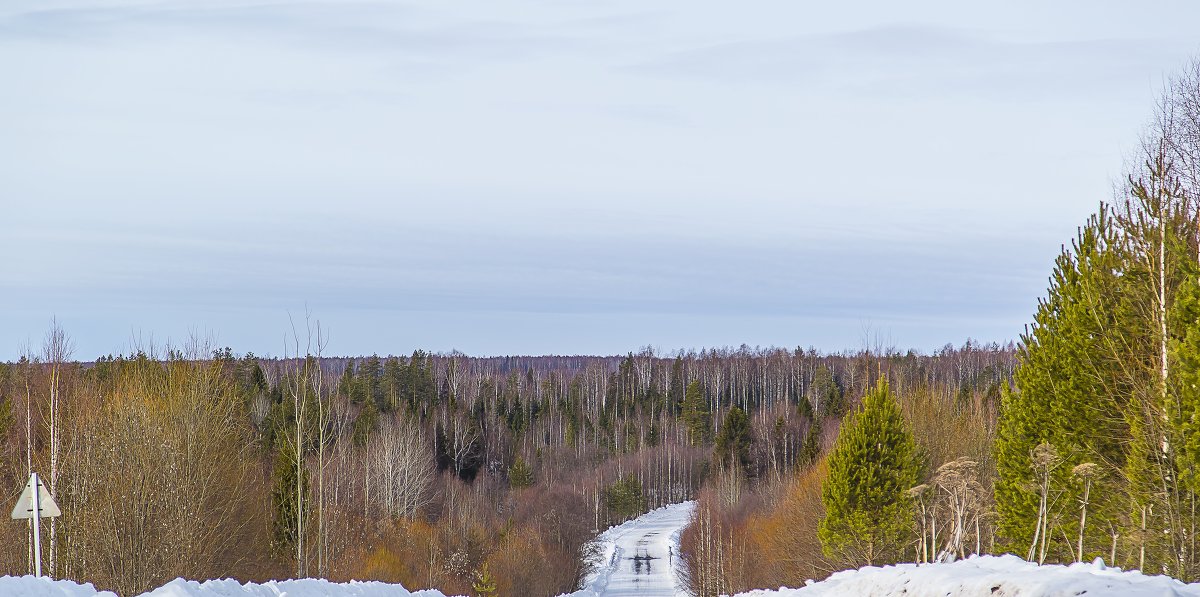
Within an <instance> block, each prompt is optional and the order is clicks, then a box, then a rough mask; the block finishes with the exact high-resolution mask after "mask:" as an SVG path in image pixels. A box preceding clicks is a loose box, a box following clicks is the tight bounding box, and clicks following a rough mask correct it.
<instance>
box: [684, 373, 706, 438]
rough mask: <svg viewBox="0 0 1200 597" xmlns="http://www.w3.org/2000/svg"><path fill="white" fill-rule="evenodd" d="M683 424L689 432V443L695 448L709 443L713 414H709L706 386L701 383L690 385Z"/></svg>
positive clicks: (694, 382)
mask: <svg viewBox="0 0 1200 597" xmlns="http://www.w3.org/2000/svg"><path fill="white" fill-rule="evenodd" d="M682 418H683V424H684V425H685V426H686V427H687V430H688V441H690V442H691V443H692V445H694V446H699V445H703V444H706V443H708V438H709V436H710V435H711V432H710V429H711V426H712V414H711V413H710V412H708V401H707V400H706V399H705V398H704V386H701V385H700V382H699V381H693V382H692V383H690V384H688V387H687V391H686V392H685V393H684V397H683V413H682Z"/></svg>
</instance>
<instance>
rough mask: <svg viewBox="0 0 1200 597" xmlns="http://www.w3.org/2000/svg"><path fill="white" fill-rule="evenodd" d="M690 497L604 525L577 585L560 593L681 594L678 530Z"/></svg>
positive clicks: (578, 596) (688, 512) (687, 517)
mask: <svg viewBox="0 0 1200 597" xmlns="http://www.w3.org/2000/svg"><path fill="white" fill-rule="evenodd" d="M695 507H696V502H683V503H679V504H671V505H668V506H663V507H661V508H658V509H655V510H651V511H650V512H647V513H645V514H643V515H641V516H639V517H637V518H634V519H633V520H628V521H625V522H624V523H621V524H619V525H616V526H613V527H609V528H608V530H606V531H604V532H603V533H600V534H599V535H598V536H597V537H596V539H595V540H594V545H595V546H596V547H597V551H596V553H595V555H594V556H593V558H592V559H591V561H589V562H588V566H589V572H588V574H587V576H585V577H584V580H583V588H582V589H580V590H578V591H576V592H574V593H570V594H567V595H562V596H560V597H593V596H596V595H639V596H664V597H675V596H677V595H682V596H686V595H687V594H688V593H687V591H686V590H685V589H683V588H682V587H680V586H678V582H677V579H678V578H679V571H680V569H681V567H682V565H683V560H682V559H681V558H680V557H679V535H680V534H681V533H682V532H683V529H684V527H686V526H687V524H688V523H689V522H690V521H691V518H692V510H694V509H695Z"/></svg>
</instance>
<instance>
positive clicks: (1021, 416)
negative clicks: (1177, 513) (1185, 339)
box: [995, 211, 1128, 561]
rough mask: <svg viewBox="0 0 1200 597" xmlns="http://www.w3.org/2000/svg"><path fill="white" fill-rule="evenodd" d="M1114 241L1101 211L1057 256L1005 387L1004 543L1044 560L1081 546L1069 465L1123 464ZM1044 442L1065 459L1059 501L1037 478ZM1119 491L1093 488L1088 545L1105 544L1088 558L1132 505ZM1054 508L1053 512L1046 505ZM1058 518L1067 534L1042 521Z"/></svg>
mask: <svg viewBox="0 0 1200 597" xmlns="http://www.w3.org/2000/svg"><path fill="white" fill-rule="evenodd" d="M1115 243H1116V238H1115V236H1114V232H1113V230H1112V227H1111V224H1110V221H1109V219H1108V218H1107V217H1106V216H1104V215H1103V211H1102V215H1101V216H1097V217H1093V218H1092V219H1091V220H1090V221H1089V222H1088V224H1087V226H1085V227H1084V228H1083V229H1082V230H1081V231H1080V233H1079V236H1078V238H1077V239H1076V240H1075V241H1074V242H1073V244H1072V247H1071V249H1070V250H1064V251H1063V253H1062V255H1060V256H1059V257H1058V259H1057V261H1056V264H1055V269H1054V273H1053V275H1052V277H1051V285H1050V290H1049V293H1048V296H1047V297H1046V299H1044V300H1042V301H1040V302H1039V305H1038V310H1037V313H1036V314H1035V315H1034V324H1033V326H1032V329H1031V331H1030V332H1028V333H1026V334H1025V335H1024V336H1023V337H1022V341H1021V346H1020V350H1019V352H1018V358H1019V361H1020V366H1019V368H1018V369H1017V371H1016V374H1015V378H1014V384H1015V386H1016V389H1015V391H1012V392H1010V391H1008V390H1007V388H1005V389H1004V391H1003V392H1002V396H1001V409H1000V422H999V425H998V428H997V437H996V442H995V457H996V466H997V472H998V478H997V480H996V485H995V498H996V510H997V513H998V515H999V519H998V521H997V531H998V535H999V537H998V542H999V545H1000V546H1001V547H1002V548H1003V549H1007V550H1011V551H1013V552H1015V553H1017V554H1018V555H1021V556H1023V557H1031V558H1037V559H1040V557H1041V555H1042V554H1043V553H1045V554H1046V557H1047V558H1049V559H1050V560H1055V561H1072V560H1074V559H1075V557H1072V556H1073V555H1075V554H1073V548H1074V544H1073V542H1072V541H1070V540H1068V539H1067V538H1069V537H1075V536H1076V534H1077V532H1078V527H1077V526H1076V522H1075V521H1076V520H1077V516H1076V515H1074V512H1073V511H1068V510H1066V509H1067V508H1071V507H1073V506H1074V505H1075V504H1076V503H1077V502H1078V499H1079V495H1078V493H1079V491H1080V489H1081V488H1080V486H1079V485H1078V484H1077V483H1075V482H1073V480H1072V479H1071V478H1070V471H1071V470H1073V469H1074V467H1075V466H1077V465H1079V464H1082V463H1085V462H1094V463H1108V464H1109V465H1110V466H1112V467H1116V468H1120V467H1121V466H1123V464H1122V463H1124V462H1125V458H1126V454H1125V450H1126V449H1127V446H1128V442H1126V441H1123V440H1122V438H1125V437H1128V430H1127V429H1126V425H1125V420H1124V417H1123V412H1124V411H1125V409H1126V406H1127V405H1123V404H1121V403H1120V402H1119V401H1118V400H1117V398H1116V397H1117V396H1118V395H1120V392H1119V391H1116V390H1117V388H1116V387H1114V383H1115V382H1114V381H1113V379H1114V375H1113V374H1112V371H1113V370H1114V369H1113V368H1114V367H1115V366H1116V364H1115V363H1113V362H1112V361H1111V359H1110V358H1108V357H1107V356H1106V355H1108V354H1110V353H1108V351H1107V349H1105V348H1104V346H1103V345H1101V343H1102V342H1104V343H1108V342H1113V341H1114V340H1119V339H1118V338H1114V335H1115V334H1120V333H1123V330H1124V329H1126V328H1127V326H1128V324H1122V323H1120V321H1121V314H1120V310H1119V308H1118V298H1119V294H1120V289H1119V287H1118V284H1119V279H1118V278H1117V277H1116V276H1115V275H1114V273H1113V272H1114V271H1116V270H1117V269H1118V268H1120V257H1119V255H1117V254H1116V253H1115V252H1114V250H1113V248H1114V245H1115ZM1106 380H1108V381H1106ZM1042 444H1047V445H1049V446H1053V448H1054V449H1055V451H1056V452H1057V453H1058V454H1059V455H1060V457H1062V458H1063V459H1064V461H1063V462H1062V463H1061V464H1060V465H1059V466H1056V467H1055V468H1054V469H1053V471H1048V472H1047V474H1049V475H1050V477H1049V480H1048V483H1049V491H1050V493H1051V494H1052V495H1053V496H1054V498H1055V499H1048V498H1047V496H1043V495H1042V493H1043V491H1042V490H1041V489H1040V487H1041V483H1039V482H1038V477H1039V474H1040V473H1039V467H1038V466H1037V465H1036V463H1035V462H1034V453H1035V449H1036V448H1037V447H1038V446H1039V445H1042ZM1121 497H1122V493H1121V492H1119V491H1103V490H1101V491H1096V492H1093V493H1092V494H1091V502H1092V504H1091V506H1090V507H1089V510H1090V515H1091V516H1092V518H1093V521H1094V522H1093V524H1092V525H1090V526H1091V529H1092V535H1090V536H1089V538H1088V540H1087V541H1086V542H1085V548H1086V546H1091V547H1092V548H1094V549H1096V550H1098V551H1095V552H1092V553H1089V554H1085V556H1086V558H1085V559H1090V558H1092V557H1095V556H1097V555H1106V556H1107V554H1108V552H1107V550H1103V549H1102V548H1103V547H1105V546H1106V545H1107V544H1108V542H1107V541H1106V537H1105V536H1104V531H1105V529H1106V527H1108V528H1112V527H1111V526H1110V525H1113V524H1116V523H1117V519H1116V517H1117V516H1118V514H1119V513H1120V512H1121V510H1122V509H1123V508H1124V507H1123V505H1122V504H1121V503H1120V499H1121ZM1044 498H1046V499H1044ZM1043 502H1045V506H1043ZM1049 508H1053V511H1043V510H1047V509H1049ZM1051 517H1053V518H1055V519H1057V520H1059V527H1060V528H1061V530H1062V532H1061V533H1058V534H1059V535H1061V536H1060V537H1057V538H1056V537H1053V536H1047V534H1048V533H1047V532H1046V530H1045V529H1044V528H1043V526H1044V525H1041V524H1039V521H1045V520H1047V519H1048V518H1051Z"/></svg>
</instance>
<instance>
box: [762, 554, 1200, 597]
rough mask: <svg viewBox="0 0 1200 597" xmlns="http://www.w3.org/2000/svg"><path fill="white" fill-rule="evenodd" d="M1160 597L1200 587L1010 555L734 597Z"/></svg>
mask: <svg viewBox="0 0 1200 597" xmlns="http://www.w3.org/2000/svg"><path fill="white" fill-rule="evenodd" d="M901 595H903V596H904V597H1001V596H1003V597H1067V596H1073V595H1086V596H1087V597H1097V596H1112V597H1118V596H1119V597H1164V596H1172V595H1179V596H1185V595H1197V596H1200V583H1197V584H1190V585H1188V584H1184V583H1182V582H1179V581H1178V580H1175V579H1173V578H1170V577H1167V576H1146V575H1144V574H1142V573H1141V572H1138V571H1136V570H1135V571H1129V572H1125V571H1122V570H1121V569H1120V568H1106V567H1105V566H1104V563H1103V562H1101V561H1100V560H1097V561H1096V562H1095V563H1092V564H1071V565H1069V566H1059V565H1045V566H1038V565H1037V564H1033V563H1031V562H1026V561H1025V560H1022V559H1021V558H1018V557H1016V556H1013V555H1004V556H982V557H971V558H967V559H965V560H960V561H957V562H952V563H948V564H923V565H920V566H918V565H916V564H898V565H896V566H885V567H882V568H879V567H875V566H868V567H865V568H861V569H858V570H846V571H843V572H838V573H835V574H834V575H832V576H830V577H829V578H828V579H826V580H824V581H821V582H817V583H812V584H810V585H808V586H806V587H803V588H800V589H788V588H780V589H779V590H775V591H765V590H758V591H750V592H747V593H739V594H738V597H768V596H770V597H842V596H846V597H859V596H861V597H893V596H895V597H899V596H901Z"/></svg>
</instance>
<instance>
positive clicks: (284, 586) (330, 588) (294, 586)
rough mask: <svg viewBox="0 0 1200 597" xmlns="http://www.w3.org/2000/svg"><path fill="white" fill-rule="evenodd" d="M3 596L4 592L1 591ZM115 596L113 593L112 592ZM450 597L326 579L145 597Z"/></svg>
mask: <svg viewBox="0 0 1200 597" xmlns="http://www.w3.org/2000/svg"><path fill="white" fill-rule="evenodd" d="M0 593H3V591H0ZM110 595H111V593H110ZM410 595H411V596H412V597H446V596H445V595H443V594H442V592H441V591H437V590H434V589H426V590H423V591H409V590H407V589H405V588H404V587H403V586H401V585H393V584H388V583H382V582H373V581H372V582H359V581H350V582H348V583H334V582H329V581H327V580H324V579H314V578H306V579H302V580H273V581H270V582H265V583H262V584H257V583H246V584H242V583H240V582H238V581H236V580H206V581H204V582H196V581H194V580H183V579H182V578H177V579H175V580H173V581H171V582H169V583H167V584H165V585H163V586H161V587H159V588H157V589H154V590H153V591H150V592H149V593H144V594H142V596H141V597H409V596H410Z"/></svg>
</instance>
